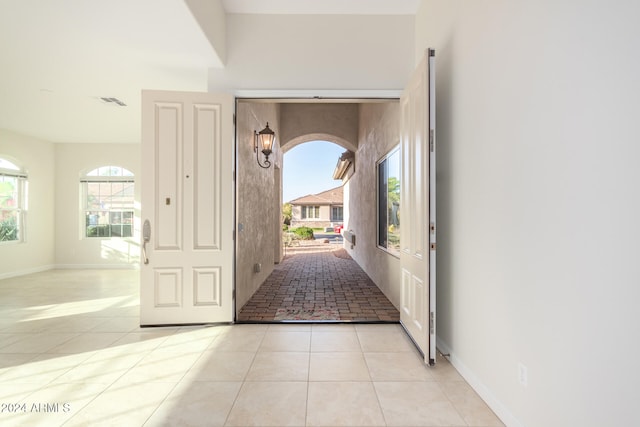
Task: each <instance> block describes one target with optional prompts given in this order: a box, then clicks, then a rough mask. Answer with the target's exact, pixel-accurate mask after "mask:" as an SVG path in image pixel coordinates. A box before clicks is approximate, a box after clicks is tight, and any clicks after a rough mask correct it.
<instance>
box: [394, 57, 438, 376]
mask: <svg viewBox="0 0 640 427" xmlns="http://www.w3.org/2000/svg"><path fill="white" fill-rule="evenodd" d="M434 60H435V53H434V51H433V50H431V49H430V50H428V51H427V54H426V55H425V58H424V59H423V60H422V61H421V63H420V65H419V66H418V68H417V69H416V70H415V71H414V74H413V75H412V77H411V80H410V82H409V84H408V85H407V87H406V88H405V90H404V92H403V94H402V97H401V98H400V110H401V111H400V117H401V123H400V144H401V155H402V161H401V169H402V185H401V197H400V203H401V207H400V210H401V227H400V233H401V236H400V244H401V251H400V264H401V271H402V278H401V283H402V287H401V295H400V306H401V307H400V321H401V323H402V325H403V326H404V328H405V329H406V330H407V332H408V333H409V335H410V336H411V338H412V339H413V341H414V342H415V344H416V345H417V347H418V348H419V349H420V351H421V352H422V354H423V355H424V358H425V362H427V363H431V364H433V363H435V358H436V357H435V356H436V345H435V337H436V335H435V320H436V319H435V301H436V300H435V296H436V295H435V229H436V227H435V108H434V106H435V91H434V84H435V75H434V72H433V71H434V65H435V63H434Z"/></svg>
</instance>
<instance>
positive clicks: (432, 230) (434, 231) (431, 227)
mask: <svg viewBox="0 0 640 427" xmlns="http://www.w3.org/2000/svg"><path fill="white" fill-rule="evenodd" d="M429 230H431V234H436V223H435V222H433V221H431V223H430V224H429Z"/></svg>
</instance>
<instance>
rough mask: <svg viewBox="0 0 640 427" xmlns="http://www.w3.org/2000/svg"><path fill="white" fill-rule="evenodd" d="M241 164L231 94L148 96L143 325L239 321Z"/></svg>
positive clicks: (144, 122)
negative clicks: (236, 164) (236, 196)
mask: <svg viewBox="0 0 640 427" xmlns="http://www.w3.org/2000/svg"><path fill="white" fill-rule="evenodd" d="M233 161H234V160H233V97H232V96H231V95H217V94H209V93H189V92H165V91H143V93H142V209H141V212H142V221H143V223H147V221H148V223H147V224H148V225H147V226H145V225H143V233H142V234H143V242H142V244H143V246H144V248H143V254H142V263H141V282H140V324H141V325H168V324H190V323H213V322H231V321H233V250H234V249H233V234H232V233H233V228H234V222H233V221H234V220H233V218H234V212H233V209H234V208H233V206H234V201H233V177H232V170H233ZM145 240H148V241H146V242H145ZM146 262H148V263H146Z"/></svg>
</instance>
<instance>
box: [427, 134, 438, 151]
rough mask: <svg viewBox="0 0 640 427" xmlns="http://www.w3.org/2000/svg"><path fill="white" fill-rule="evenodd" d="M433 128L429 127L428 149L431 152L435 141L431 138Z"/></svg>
mask: <svg viewBox="0 0 640 427" xmlns="http://www.w3.org/2000/svg"><path fill="white" fill-rule="evenodd" d="M433 136H434V135H433V129H429V150H430V151H431V152H432V153H433V151H434V150H435V148H436V147H435V141H434V138H433Z"/></svg>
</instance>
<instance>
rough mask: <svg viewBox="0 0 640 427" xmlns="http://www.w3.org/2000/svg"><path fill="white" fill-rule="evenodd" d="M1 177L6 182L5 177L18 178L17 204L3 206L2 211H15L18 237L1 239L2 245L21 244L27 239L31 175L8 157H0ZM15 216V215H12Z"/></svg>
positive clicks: (0, 210) (0, 208)
mask: <svg viewBox="0 0 640 427" xmlns="http://www.w3.org/2000/svg"><path fill="white" fill-rule="evenodd" d="M0 177H1V178H2V181H3V182H4V179H5V177H9V178H13V179H15V180H16V187H17V188H15V189H14V191H15V195H16V199H17V202H16V204H15V205H16V206H15V207H13V208H8V207H5V208H2V207H0V212H11V213H15V217H16V228H17V232H16V235H17V237H16V238H15V239H11V240H0V245H10V244H20V243H24V242H26V241H27V207H28V187H29V176H28V175H27V173H26V171H25V170H24V169H23V168H22V167H20V166H19V165H18V164H16V163H15V162H14V161H13V160H9V159H8V158H7V157H0ZM12 216H13V215H12Z"/></svg>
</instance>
